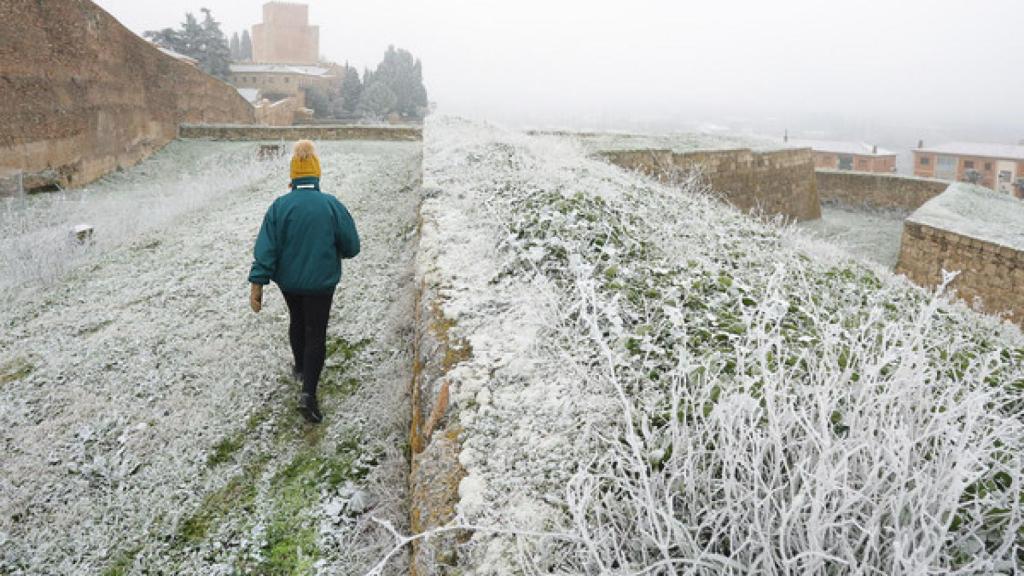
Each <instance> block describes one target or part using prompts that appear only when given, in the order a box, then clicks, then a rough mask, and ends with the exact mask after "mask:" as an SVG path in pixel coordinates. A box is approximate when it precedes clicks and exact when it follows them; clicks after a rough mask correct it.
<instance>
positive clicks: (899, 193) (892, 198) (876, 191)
mask: <svg viewBox="0 0 1024 576" xmlns="http://www.w3.org/2000/svg"><path fill="white" fill-rule="evenodd" d="M815 176H816V179H817V181H818V197H819V198H821V201H822V202H824V203H829V204H836V205H840V206H846V207H850V208H868V209H872V210H894V211H901V212H913V211H914V210H917V209H918V208H920V207H921V206H923V205H924V203H925V202H928V201H929V200H931V199H932V198H935V197H936V196H938V195H939V194H942V193H943V192H944V191H945V190H946V188H948V187H949V182H947V181H945V180H935V179H932V178H916V177H911V176H899V175H895V174H874V173H870V172H851V171H848V170H818V171H817V174H816V175H815Z"/></svg>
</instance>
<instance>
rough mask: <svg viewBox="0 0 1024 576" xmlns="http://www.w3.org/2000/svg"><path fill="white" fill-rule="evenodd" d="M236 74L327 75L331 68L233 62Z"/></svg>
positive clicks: (233, 70) (232, 67) (233, 69)
mask: <svg viewBox="0 0 1024 576" xmlns="http://www.w3.org/2000/svg"><path fill="white" fill-rule="evenodd" d="M231 72H233V73H235V74H259V73H264V74H298V75H300V76H326V75H327V73H328V72H330V70H328V69H327V68H321V67H320V66H298V65H294V64H232V65H231Z"/></svg>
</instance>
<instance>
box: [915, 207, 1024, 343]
mask: <svg viewBox="0 0 1024 576" xmlns="http://www.w3.org/2000/svg"><path fill="white" fill-rule="evenodd" d="M943 270H947V271H959V272H960V275H959V276H958V277H957V278H956V279H955V280H954V281H953V282H952V284H950V288H951V289H953V290H956V292H957V296H958V297H960V298H962V299H963V300H965V301H966V302H967V303H974V302H975V300H976V299H977V300H978V301H979V302H980V304H981V307H982V309H983V310H985V311H986V312H988V313H991V314H1000V313H1003V312H1010V313H1011V314H1012V315H1011V316H1010V320H1012V321H1013V322H1015V323H1017V324H1018V325H1020V326H1024V251H1020V250H1016V249H1014V248H1011V247H1007V246H1001V245H998V244H995V243H992V242H986V241H985V240H981V239H978V238H972V237H970V236H965V235H961V234H957V233H955V232H952V231H949V230H943V229H940V228H936V227H932V226H928V225H926V224H920V223H916V222H912V221H910V220H908V221H906V222H904V223H903V239H902V241H901V246H900V259H899V263H898V264H897V265H896V273H897V274H903V275H905V276H906V277H907V278H908V279H909V280H910V281H912V282H914V283H915V284H918V285H920V286H925V287H928V288H932V287H935V286H938V285H939V284H941V283H942V280H943V278H942V271H943Z"/></svg>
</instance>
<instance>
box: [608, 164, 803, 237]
mask: <svg viewBox="0 0 1024 576" xmlns="http://www.w3.org/2000/svg"><path fill="white" fill-rule="evenodd" d="M601 156H603V157H604V158H605V159H607V160H608V161H609V162H611V163H612V164H615V165H617V166H620V167H623V168H626V169H629V170H635V171H638V172H641V173H644V174H647V175H650V176H653V177H656V178H658V179H660V180H662V181H664V182H671V181H672V180H673V179H674V178H676V177H678V176H679V175H681V174H685V173H687V172H690V171H692V170H694V169H700V170H701V171H702V172H703V174H704V176H705V177H706V178H707V179H708V182H709V183H710V185H711V188H712V189H713V190H715V191H716V192H718V193H720V194H722V195H723V196H724V197H725V199H726V200H727V201H729V202H730V203H731V204H733V205H734V206H736V207H737V208H739V209H741V210H744V211H747V212H756V213H760V214H765V215H769V216H774V215H782V216H785V217H786V218H789V219H792V220H816V219H818V218H821V204H820V202H819V200H818V191H817V183H816V180H815V176H814V162H815V160H814V153H813V152H812V151H811V150H810V149H786V150H774V151H767V152H757V151H753V150H750V149H737V150H700V151H694V152H673V151H671V150H627V151H613V152H602V153H601Z"/></svg>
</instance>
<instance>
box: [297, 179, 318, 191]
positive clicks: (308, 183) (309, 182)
mask: <svg viewBox="0 0 1024 576" xmlns="http://www.w3.org/2000/svg"><path fill="white" fill-rule="evenodd" d="M298 188H310V189H313V190H317V191H319V190H320V179H319V178H317V177H316V176H306V177H303V178H295V179H294V180H292V189H298Z"/></svg>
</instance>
